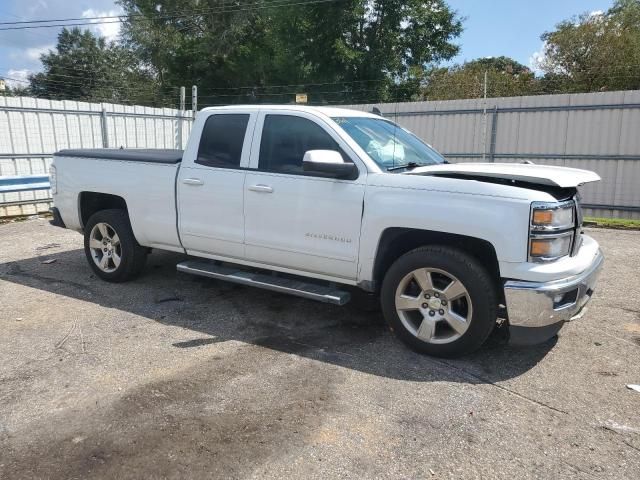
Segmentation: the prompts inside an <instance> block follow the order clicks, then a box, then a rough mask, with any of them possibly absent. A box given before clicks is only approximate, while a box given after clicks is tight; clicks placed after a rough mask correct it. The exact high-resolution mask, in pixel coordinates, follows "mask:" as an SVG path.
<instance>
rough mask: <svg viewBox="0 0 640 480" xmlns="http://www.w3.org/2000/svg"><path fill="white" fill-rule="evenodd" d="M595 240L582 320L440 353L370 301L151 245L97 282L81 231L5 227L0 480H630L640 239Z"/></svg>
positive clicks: (636, 403)
mask: <svg viewBox="0 0 640 480" xmlns="http://www.w3.org/2000/svg"><path fill="white" fill-rule="evenodd" d="M590 234H591V235H593V236H594V237H596V238H597V239H598V241H600V242H601V244H602V245H603V249H604V251H605V255H606V256H607V261H606V265H605V269H604V271H603V273H602V276H601V278H600V283H599V288H598V291H597V292H596V295H595V297H594V300H593V301H592V303H591V307H590V309H589V311H588V313H587V314H586V315H585V316H584V317H583V318H582V319H581V320H580V321H578V322H574V323H572V324H569V325H567V326H565V328H564V329H563V330H562V331H561V333H560V336H559V337H558V338H557V339H554V340H552V341H550V342H548V343H546V344H544V345H540V346H537V347H533V348H514V347H509V346H506V345H504V342H503V341H501V339H500V337H499V335H494V337H492V338H491V339H490V341H489V342H488V344H487V345H486V346H485V347H483V348H482V349H481V350H480V351H479V352H477V353H475V354H474V355H472V356H469V357H466V358H464V359H459V360H439V359H433V358H429V357H424V356H419V355H417V354H414V353H412V352H410V351H408V350H407V349H406V348H405V347H404V346H403V345H402V344H400V343H399V342H398V341H396V340H395V339H394V338H393V337H392V336H391V335H390V333H389V332H388V331H387V330H386V328H385V327H384V325H383V323H382V321H381V318H380V316H379V314H378V313H373V314H372V313H363V312H360V311H358V310H356V309H354V308H352V307H349V306H347V307H342V308H340V307H334V306H328V305H323V304H318V303H314V302H311V301H306V300H302V299H297V298H292V297H287V296H284V295H278V294H273V293H270V292H267V291H262V290H256V289H251V288H248V287H240V286H234V285H230V284H225V283H222V282H216V281H213V280H206V279H200V278H196V277H190V276H187V275H184V274H179V273H176V272H175V264H176V262H177V261H179V260H180V258H181V257H180V256H179V255H174V254H167V253H160V252H155V253H154V254H153V255H151V256H150V257H149V262H148V266H147V269H146V270H145V274H144V275H143V276H142V277H141V278H140V279H138V280H136V281H135V282H132V283H127V284H122V285H113V284H107V283H104V282H102V281H100V280H98V279H96V278H95V277H94V276H93V275H92V272H91V270H90V269H89V267H88V266H87V265H86V263H85V262H86V261H85V258H84V254H83V252H82V250H81V248H82V238H81V236H80V235H78V234H77V233H74V232H70V231H66V230H62V229H58V228H54V227H51V226H49V225H48V224H47V222H46V221H45V220H42V219H37V220H30V221H27V222H22V223H11V224H6V225H0V302H1V303H0V305H1V307H0V325H2V330H3V331H2V335H0V478H2V479H5V478H6V479H12V480H13V479H20V478H47V479H58V478H59V479H74V478H83V479H84V478H143V477H145V478H214V477H224V478H283V477H295V478H323V479H325V478H364V477H367V478H373V477H375V478H385V477H386V478H518V479H522V478H616V479H620V478H630V479H631V478H633V479H637V478H640V417H639V416H638V411H639V408H640V393H637V392H634V391H632V390H629V389H627V388H626V387H625V385H626V384H630V383H633V384H640V364H639V362H638V358H639V356H638V354H639V353H640V350H639V348H640V296H639V295H638V292H639V289H640V275H638V270H639V267H640V248H639V244H640V232H622V231H613V230H592V231H590ZM47 260H55V261H54V262H52V263H47Z"/></svg>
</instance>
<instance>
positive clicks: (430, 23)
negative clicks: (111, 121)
mask: <svg viewBox="0 0 640 480" xmlns="http://www.w3.org/2000/svg"><path fill="white" fill-rule="evenodd" d="M270 3H271V4H272V3H273V2H268V1H263V2H260V1H258V2H256V0H238V1H236V2H233V3H232V4H229V3H227V4H226V5H227V6H226V7H225V8H224V9H223V8H222V6H221V5H222V4H221V3H220V2H219V1H218V0H204V1H202V0H119V4H120V5H121V6H122V7H123V9H124V10H125V12H126V13H127V14H129V20H128V22H126V24H125V25H124V29H123V39H124V42H125V44H126V45H127V46H128V47H129V48H130V49H132V51H135V52H136V55H137V56H138V57H139V58H140V59H141V60H142V61H143V62H144V64H146V65H147V66H148V68H149V69H150V70H152V71H153V72H155V74H156V75H157V78H158V81H159V82H160V84H161V85H171V86H176V85H190V84H196V85H198V86H199V87H200V91H201V93H202V94H203V100H205V103H230V102H234V101H239V102H240V101H241V102H246V101H257V102H263V101H265V102H267V101H279V102H282V101H287V100H289V99H292V98H293V93H294V92H295V91H296V90H301V89H304V90H305V91H306V92H307V93H309V94H310V100H311V101H312V102H320V103H321V102H327V103H332V102H344V101H353V102H358V101H380V100H385V99H392V98H398V97H401V98H410V97H411V96H412V95H415V94H417V93H418V91H419V85H420V82H419V79H420V78H421V76H422V72H423V71H424V69H425V68H426V67H427V66H428V65H430V64H433V63H436V62H439V61H442V60H448V59H450V58H452V57H453V56H455V55H456V54H457V52H458V46H456V45H455V44H453V43H452V40H453V39H455V38H456V37H457V36H459V34H460V33H461V31H462V26H461V22H460V19H459V18H458V17H457V15H456V14H455V12H453V11H452V10H451V9H450V8H449V7H448V6H447V4H446V3H445V1H444V0H426V1H425V0H341V1H335V2H330V3H309V4H307V5H304V4H298V3H300V2H293V1H292V2H291V4H290V5H288V6H285V7H282V6H280V7H278V8H276V7H269V4H270ZM256 5H258V6H260V7H261V8H257V7H256ZM308 84H322V85H314V86H309V85H308ZM336 84H337V85H336ZM248 85H251V86H256V87H257V88H254V89H244V90H242V89H238V86H248ZM273 85H289V86H285V87H282V88H273V87H272V86H273ZM292 85H293V86H292ZM304 85H306V87H304V88H303V86H304Z"/></svg>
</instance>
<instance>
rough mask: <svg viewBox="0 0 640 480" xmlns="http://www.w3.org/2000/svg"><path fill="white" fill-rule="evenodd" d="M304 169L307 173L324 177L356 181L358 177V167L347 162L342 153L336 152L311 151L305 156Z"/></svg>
mask: <svg viewBox="0 0 640 480" xmlns="http://www.w3.org/2000/svg"><path fill="white" fill-rule="evenodd" d="M302 167H303V170H304V171H305V172H306V173H311V174H314V175H318V176H323V177H331V178H344V179H349V180H354V179H356V178H357V177H358V167H356V165H355V164H354V163H352V162H345V161H344V158H342V155H341V154H340V152H337V151H335V150H309V151H308V152H306V153H305V154H304V158H303V160H302Z"/></svg>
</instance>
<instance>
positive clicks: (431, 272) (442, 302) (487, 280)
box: [381, 246, 498, 357]
mask: <svg viewBox="0 0 640 480" xmlns="http://www.w3.org/2000/svg"><path fill="white" fill-rule="evenodd" d="M381 303H382V309H383V312H384V315H385V318H386V320H387V322H388V323H389V325H390V326H391V329H392V330H393V331H394V332H395V334H396V335H397V336H398V337H399V338H400V339H401V340H402V341H403V342H404V343H406V344H407V345H408V346H409V347H411V348H412V349H414V350H416V351H418V352H421V353H426V354H429V355H434V356H442V357H453V356H459V355H464V354H466V353H470V352H472V351H473V350H475V349H477V348H478V347H479V346H480V345H482V343H484V341H485V340H486V339H487V337H488V336H489V334H490V333H491V330H492V329H493V327H494V326H495V322H496V317H497V303H498V301H497V294H496V288H495V286H494V282H493V281H492V278H491V276H490V275H489V274H488V273H487V271H486V269H485V268H484V267H483V266H482V265H480V263H479V262H478V261H477V260H476V259H475V258H473V257H471V256H470V255H468V254H466V253H464V252H462V251H460V250H457V249H453V248H449V247H442V246H428V247H422V248H418V249H416V250H413V251H411V252H409V253H407V254H405V255H403V256H402V257H400V258H399V259H398V260H396V262H395V263H394V264H393V265H392V266H391V267H390V268H389V270H388V271H387V274H386V275H385V278H384V281H383V284H382V292H381Z"/></svg>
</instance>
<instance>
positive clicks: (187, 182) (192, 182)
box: [182, 178, 204, 186]
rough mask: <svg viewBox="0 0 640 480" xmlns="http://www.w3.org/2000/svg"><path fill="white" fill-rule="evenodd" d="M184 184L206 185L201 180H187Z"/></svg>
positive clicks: (183, 181)
mask: <svg viewBox="0 0 640 480" xmlns="http://www.w3.org/2000/svg"><path fill="white" fill-rule="evenodd" d="M182 183H184V184H186V185H195V186H200V185H204V182H203V181H202V180H200V179H199V178H185V179H184V180H182Z"/></svg>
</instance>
